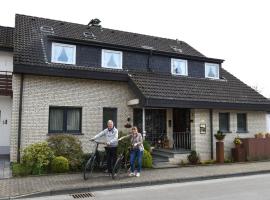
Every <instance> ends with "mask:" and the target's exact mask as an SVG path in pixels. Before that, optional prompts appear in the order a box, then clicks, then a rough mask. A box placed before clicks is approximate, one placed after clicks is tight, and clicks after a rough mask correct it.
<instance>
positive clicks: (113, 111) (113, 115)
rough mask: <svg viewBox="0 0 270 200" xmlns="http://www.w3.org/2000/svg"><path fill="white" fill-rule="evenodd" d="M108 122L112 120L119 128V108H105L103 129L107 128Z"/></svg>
mask: <svg viewBox="0 0 270 200" xmlns="http://www.w3.org/2000/svg"><path fill="white" fill-rule="evenodd" d="M108 120H112V121H113V123H114V126H115V127H116V128H117V108H103V129H105V128H107V122H108Z"/></svg>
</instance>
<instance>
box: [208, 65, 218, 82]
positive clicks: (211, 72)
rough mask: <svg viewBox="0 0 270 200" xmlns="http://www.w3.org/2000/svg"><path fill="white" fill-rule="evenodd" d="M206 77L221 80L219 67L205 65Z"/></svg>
mask: <svg viewBox="0 0 270 200" xmlns="http://www.w3.org/2000/svg"><path fill="white" fill-rule="evenodd" d="M205 77H206V78H213V79H219V65H218V64H215V63H205Z"/></svg>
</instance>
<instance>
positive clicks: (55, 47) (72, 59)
mask: <svg viewBox="0 0 270 200" xmlns="http://www.w3.org/2000/svg"><path fill="white" fill-rule="evenodd" d="M51 60H52V62H54V63H63V64H73V65H74V64H75V63H76V46H75V45H70V44H62V43H55V42H53V43H52V59H51Z"/></svg>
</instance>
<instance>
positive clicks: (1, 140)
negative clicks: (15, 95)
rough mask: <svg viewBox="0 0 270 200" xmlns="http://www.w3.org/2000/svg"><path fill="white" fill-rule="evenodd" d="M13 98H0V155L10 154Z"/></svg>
mask: <svg viewBox="0 0 270 200" xmlns="http://www.w3.org/2000/svg"><path fill="white" fill-rule="evenodd" d="M11 102H12V101H11V97H8V96H0V155H2V154H9V138H10V127H11V126H10V125H11V107H12V103H11Z"/></svg>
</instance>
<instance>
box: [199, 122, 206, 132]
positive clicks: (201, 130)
mask: <svg viewBox="0 0 270 200" xmlns="http://www.w3.org/2000/svg"><path fill="white" fill-rule="evenodd" d="M200 134H206V124H200Z"/></svg>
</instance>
